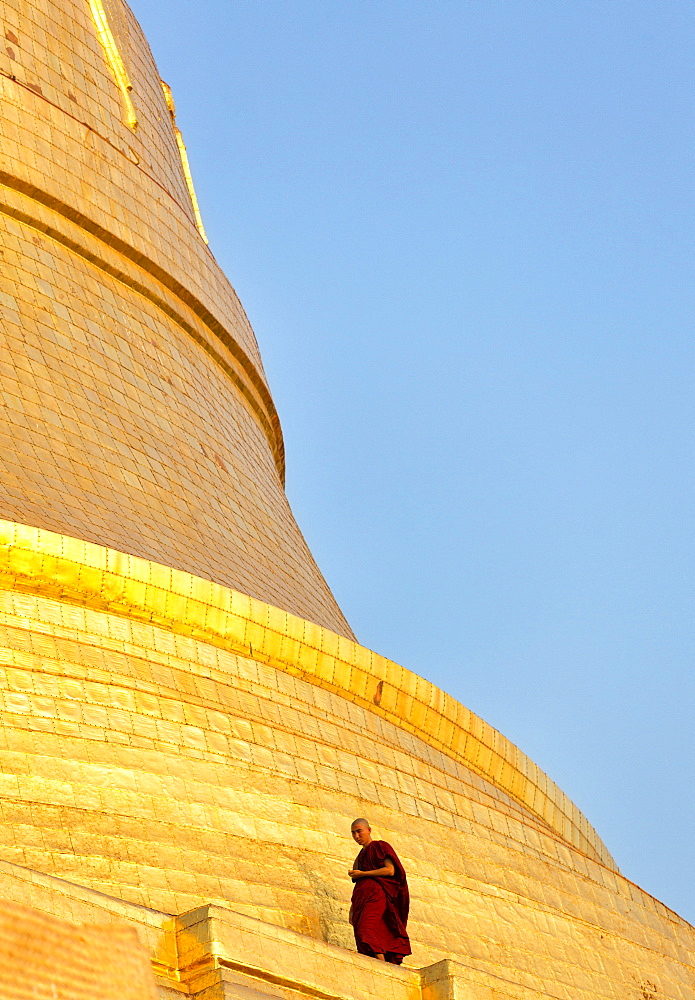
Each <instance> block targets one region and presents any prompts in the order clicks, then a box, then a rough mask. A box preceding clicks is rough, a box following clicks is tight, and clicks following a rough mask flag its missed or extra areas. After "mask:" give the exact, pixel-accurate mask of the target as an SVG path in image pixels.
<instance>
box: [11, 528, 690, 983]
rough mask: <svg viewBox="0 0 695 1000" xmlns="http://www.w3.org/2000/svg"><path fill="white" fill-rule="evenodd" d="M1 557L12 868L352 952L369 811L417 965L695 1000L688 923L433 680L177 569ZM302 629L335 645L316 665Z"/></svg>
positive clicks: (67, 544) (59, 551)
mask: <svg viewBox="0 0 695 1000" xmlns="http://www.w3.org/2000/svg"><path fill="white" fill-rule="evenodd" d="M2 542H3V544H2V545H0V553H1V554H2V559H1V561H0V583H1V584H2V587H3V590H2V595H1V598H0V612H1V613H0V664H1V665H2V670H1V671H0V723H1V724H2V728H1V729H0V859H3V860H4V861H5V862H13V863H15V864H18V865H22V866H24V867H26V868H30V869H34V870H36V871H40V872H46V873H49V874H53V875H57V876H59V877H61V878H64V879H67V880H69V881H73V882H77V883H79V884H80V885H82V886H85V887H87V888H91V889H95V890H98V891H100V892H105V893H108V894H109V895H113V896H117V897H119V898H122V899H124V900H127V901H129V902H131V903H133V904H138V905H142V906H147V907H152V908H153V909H156V910H161V911H164V912H169V913H183V912H184V911H188V910H192V909H194V908H196V907H199V906H202V905H206V904H209V903H217V904H219V905H221V906H223V907H225V908H231V909H232V910H234V911H237V912H239V913H242V914H246V915H248V916H250V917H255V918H257V919H259V920H262V921H264V922H265V923H267V924H271V925H276V926H278V927H284V928H286V929H287V930H291V931H295V932H299V933H301V934H304V935H308V936H309V937H313V938H315V939H317V940H322V941H325V942H328V943H329V944H331V945H338V946H339V947H343V948H346V949H351V948H352V943H351V932H350V929H349V926H348V924H347V910H348V903H349V894H350V888H351V886H350V883H349V881H348V880H347V879H346V878H345V877H344V871H345V868H346V866H347V865H349V864H350V863H351V861H352V857H353V854H354V845H353V844H352V842H351V841H350V839H349V833H348V831H349V824H350V821H351V820H352V819H353V818H354V816H355V815H360V814H364V813H366V814H367V815H368V816H369V817H370V818H371V820H372V822H373V823H374V826H375V829H376V832H377V834H378V835H379V836H382V837H384V838H385V839H388V840H389V841H392V842H393V843H395V845H396V846H397V849H398V850H399V853H400V854H401V856H402V858H403V860H404V863H405V865H406V869H407V871H408V873H409V879H410V883H411V890H412V896H413V906H412V917H411V924H410V930H411V936H412V940H413V941H414V943H415V947H414V954H413V956H412V959H411V960H409V962H411V963H412V967H421V966H429V965H431V964H433V963H437V962H441V961H444V960H452V959H453V960H454V961H457V962H459V963H462V964H463V965H464V966H465V967H466V969H468V970H469V971H468V973H466V975H467V976H468V977H469V979H470V982H469V984H468V986H467V987H466V988H467V989H468V988H470V989H474V988H475V989H478V988H480V989H482V988H483V985H481V984H486V985H485V989H489V988H490V986H489V983H490V981H491V980H490V977H492V979H493V980H494V979H495V978H496V979H501V980H503V981H504V982H505V983H506V984H507V985H506V986H505V990H506V991H507V992H506V993H504V992H502V993H501V994H500V995H502V996H510V997H511V996H515V997H526V996H531V995H532V994H533V993H534V992H535V993H536V994H540V995H548V996H566V997H568V998H572V1000H575V998H576V1000H579V998H581V1000H584V998H586V1000H594V998H597V997H606V998H608V997H615V996H623V995H625V996H630V995H632V994H631V993H630V992H629V991H630V990H633V992H634V989H637V987H638V985H639V983H640V982H658V984H659V987H658V988H659V990H660V993H659V995H663V996H664V997H668V998H673V1000H676V998H677V1000H686V998H687V1000H692V998H693V997H695V991H694V990H693V982H695V930H694V929H693V928H692V927H690V925H688V924H687V923H686V922H685V921H683V920H681V919H680V918H679V917H678V916H677V915H676V914H674V913H672V912H671V911H669V910H668V909H667V908H666V907H664V906H663V905H662V904H660V903H659V902H658V901H656V900H655V899H653V898H652V897H650V896H649V895H648V894H647V893H645V892H643V891H642V890H640V889H638V888H637V887H636V886H634V885H633V884H631V883H630V882H629V881H628V880H626V879H625V878H623V877H622V876H621V875H620V874H619V873H618V872H617V870H616V869H615V866H614V865H613V863H612V861H611V859H610V857H609V856H608V855H607V854H606V853H605V849H604V848H602V845H601V844H600V841H599V840H598V838H596V835H595V834H594V833H593V831H591V828H590V826H589V824H588V823H586V821H585V820H583V818H582V817H580V814H578V813H577V811H576V810H574V808H573V807H572V806H571V803H569V802H568V800H567V799H566V797H565V796H564V795H563V794H562V793H561V792H560V791H559V790H557V789H555V788H554V786H553V785H552V782H550V780H549V779H548V778H547V777H546V776H544V775H542V774H541V773H540V772H538V770H537V769H536V768H535V767H534V766H533V765H532V764H531V762H530V761H528V760H526V759H525V758H524V757H523V755H522V754H521V753H520V751H518V750H517V749H516V748H513V747H512V746H511V745H510V744H509V743H508V742H507V741H506V740H504V739H503V738H502V737H500V736H499V734H497V733H495V731H494V730H491V729H490V728H489V727H488V726H487V725H486V724H485V723H484V722H483V721H482V720H480V719H477V718H476V717H475V716H473V715H472V713H470V712H469V711H467V710H464V709H463V708H462V707H461V706H457V705H456V703H455V702H453V700H452V699H450V698H448V697H446V696H444V695H442V694H441V692H438V691H436V690H435V689H432V688H431V686H430V685H429V684H428V683H427V682H426V681H424V680H423V679H422V678H417V677H415V676H414V675H410V674H408V672H407V671H404V670H403V669H402V668H399V669H398V670H396V669H395V665H392V664H389V663H388V662H387V661H383V660H382V659H381V658H380V657H377V656H376V655H375V654H373V653H371V652H370V651H369V650H365V649H362V648H361V647H358V646H355V645H354V644H351V643H346V642H345V641H343V640H340V641H339V642H338V641H337V637H336V636H335V634H328V633H327V632H326V630H324V629H317V628H316V626H314V625H308V623H304V622H302V621H301V620H300V619H298V618H296V617H294V616H291V615H289V614H286V613H283V612H280V611H279V609H277V608H270V607H268V606H266V605H263V603H262V602H260V601H258V600H252V599H250V598H249V597H248V596H246V595H243V594H239V593H236V592H233V591H229V590H226V589H225V588H222V587H220V586H218V585H214V584H210V583H209V582H206V581H201V580H196V579H195V578H193V577H190V576H188V575H187V574H185V573H182V572H177V573H172V572H171V571H169V570H167V568H166V567H162V566H152V565H150V564H147V563H145V562H144V561H143V560H139V559H136V558H135V557H132V556H125V555H123V554H122V553H117V552H114V551H112V550H111V551H109V550H106V549H104V548H102V547H99V546H96V545H93V544H89V543H85V542H82V541H79V540H76V539H70V538H65V537H60V536H57V535H55V534H52V533H50V532H46V531H38V530H37V529H34V528H27V527H25V526H21V525H10V524H7V523H6V524H4V525H3V526H2ZM167 594H170V595H172V594H173V595H174V596H175V597H176V598H177V600H176V602H175V603H174V604H171V605H168V604H167V600H166V596H167ZM167 607H169V609H170V611H171V610H173V609H174V608H175V614H176V617H175V618H169V617H167V614H168V612H167ZM269 625H272V629H271V628H270V627H269ZM265 632H269V633H271V635H272V636H273V637H275V639H279V640H280V648H281V651H282V653H283V656H284V659H282V658H280V657H278V656H277V649H278V644H277V642H275V641H274V642H273V643H272V648H273V655H272V656H270V655H268V656H266V654H265V653H264V652H263V650H264V649H265V638H264V633H265ZM305 632H306V635H307V636H308V637H309V638H310V640H311V642H313V643H316V644H317V645H316V646H315V647H312V648H313V649H314V650H315V651H317V650H320V648H321V646H322V645H323V644H325V646H326V647H327V648H329V649H331V650H332V651H333V652H332V654H331V655H328V654H324V658H323V659H322V660H321V661H320V662H319V659H318V657H313V658H312V657H303V656H302V650H303V649H305V647H306V643H305V641H304V638H303V634H304V633H305ZM249 637H252V638H253V641H254V642H255V643H256V645H255V646H253V648H252V644H251V643H249V641H248V640H249ZM285 639H289V640H290V642H289V643H288V644H284V643H283V642H282V640H285ZM338 653H339V654H340V656H338ZM307 664H309V666H307ZM337 665H338V666H342V667H346V666H349V667H350V669H349V670H342V671H341V670H336V666H337ZM365 673H369V676H370V677H371V681H372V683H373V685H374V687H375V686H376V683H377V678H382V679H386V678H391V679H392V680H391V683H393V679H394V678H398V679H399V682H400V684H401V685H402V688H400V689H398V690H395V691H394V692H393V694H392V695H389V697H388V698H387V697H386V694H387V685H386V681H385V683H384V687H383V689H382V691H383V694H382V702H381V704H380V705H377V704H375V703H374V702H373V701H372V702H371V703H370V702H369V701H368V700H367V699H366V698H365V695H364V685H361V684H360V683H359V682H358V681H359V677H360V675H363V674H365ZM356 678H357V679H358V680H356ZM370 690H371V689H370ZM400 690H402V691H409V692H415V693H416V694H417V699H415V697H414V695H409V697H410V698H411V700H412V702H413V703H414V702H416V701H417V704H419V705H425V704H427V705H428V706H433V705H434V706H436V707H437V709H438V712H439V713H446V715H447V721H448V723H449V727H450V728H449V730H448V731H449V732H452V731H454V732H458V733H459V734H461V735H460V738H459V739H458V740H457V741H455V742H456V749H452V748H451V747H449V748H447V747H444V746H442V745H440V743H439V741H438V738H437V737H436V736H431V735H430V732H429V731H428V730H426V729H424V728H418V727H417V725H416V721H417V720H420V716H412V717H410V718H409V717H403V718H399V717H398V716H397V714H396V712H395V710H394V708H393V707H388V706H389V698H390V699H391V701H390V704H391V705H392V706H393V705H398V704H401V703H400V702H399V700H398V694H399V691H400ZM384 699H385V700H386V707H384ZM403 704H404V705H405V706H406V708H407V705H408V703H403ZM425 718H427V716H425ZM462 727H465V729H464V728H462ZM464 737H465V738H464ZM453 742H454V741H452V743H453ZM464 752H468V753H469V754H470V759H466V757H465V756H464V755H463V754H464ZM484 767H487V768H488V772H487V773H485V771H484ZM505 773H510V774H511V773H515V774H516V775H517V776H518V777H517V780H516V783H512V784H513V785H514V787H513V788H509V789H505V788H503V787H501V784H500V782H501V781H502V780H504V775H505ZM529 776H531V777H529ZM522 778H523V779H524V780H523V781H522V780H521V779H522ZM524 782H526V784H525V783H524ZM529 782H530V783H529ZM544 817H545V819H544ZM582 820H583V822H582ZM581 836H583V837H584V838H585V839H584V841H582V847H581V848H580V847H579V846H577V845H576V844H574V843H573V842H572V841H573V839H579V838H580V837H581ZM589 837H591V838H592V842H589V839H588V838H589ZM447 976H448V977H449V978H447ZM447 976H444V978H443V979H442V980H441V981H440V980H437V981H436V983H434V981H433V983H434V984H433V985H431V987H430V986H428V987H427V989H428V990H429V992H430V994H431V995H432V996H435V993H434V992H433V991H435V988H436V990H443V989H444V988H445V986H446V983H448V982H450V979H451V977H450V976H449V973H447ZM476 976H477V977H478V978H477V979H476V978H475V977H476ZM471 977H473V978H472V979H471ZM650 977H651V978H650ZM476 983H477V986H476ZM510 984H514V988H512V986H511V985H510ZM461 988H463V987H461ZM446 989H449V987H448V986H446ZM452 989H453V987H452ZM457 989H458V987H457ZM442 995H444V994H442ZM446 995H449V994H446ZM452 995H453V994H452Z"/></svg>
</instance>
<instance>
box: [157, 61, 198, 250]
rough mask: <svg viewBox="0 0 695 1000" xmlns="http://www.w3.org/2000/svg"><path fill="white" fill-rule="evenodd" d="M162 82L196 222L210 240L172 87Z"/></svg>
mask: <svg viewBox="0 0 695 1000" xmlns="http://www.w3.org/2000/svg"><path fill="white" fill-rule="evenodd" d="M160 83H161V84H162V90H163V91H164V100H165V101H166V104H167V108H168V109H169V114H170V115H171V124H172V125H173V127H174V135H175V136H176V145H177V146H178V147H179V156H180V157H181V166H182V167H183V175H184V177H185V178H186V187H187V188H188V194H189V196H190V199H191V204H192V205H193V211H194V213H195V222H196V225H197V227H198V232H199V233H200V235H201V236H202V238H203V239H204V240H205V242H206V243H207V242H208V238H207V236H206V235H205V227H204V226H203V217H202V215H201V214H200V207H199V205H198V197H197V195H196V193H195V187H194V186H193V175H192V174H191V167H190V164H189V162H188V153H187V151H186V144H185V142H184V141H183V136H182V135H181V129H180V128H179V127H178V125H177V124H176V105H175V104H174V95H173V94H172V92H171V87H170V86H169V84H168V83H165V82H164V80H160Z"/></svg>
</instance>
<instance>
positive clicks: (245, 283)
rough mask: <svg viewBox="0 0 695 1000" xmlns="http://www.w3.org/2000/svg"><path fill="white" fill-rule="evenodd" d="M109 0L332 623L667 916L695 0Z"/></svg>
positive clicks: (681, 836)
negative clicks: (159, 88)
mask: <svg viewBox="0 0 695 1000" xmlns="http://www.w3.org/2000/svg"><path fill="white" fill-rule="evenodd" d="M131 2H132V6H133V9H134V11H135V13H136V15H137V16H138V17H139V19H140V20H141V23H142V25H143V27H144V29H145V31H146V33H147V35H148V37H149V39H150V43H151V45H152V48H153V50H154V53H155V56H156V58H157V60H158V62H159V66H160V70H161V73H162V75H163V76H164V78H165V79H166V80H167V81H168V82H169V83H170V84H171V86H172V88H173V91H174V96H175V99H176V103H177V108H178V113H179V119H178V120H179V124H180V126H181V128H182V130H183V133H184V138H185V140H186V142H187V144H188V149H189V155H190V159H191V163H192V168H193V171H194V177H195V181H196V187H197V191H198V196H199V200H200V203H201V209H202V213H203V218H204V221H205V224H206V226H207V230H208V235H209V237H210V243H211V247H212V249H213V251H214V253H215V255H216V256H217V258H218V260H219V261H220V263H221V265H222V266H223V268H224V269H225V271H226V272H227V274H228V275H229V277H230V280H231V281H232V283H233V284H234V286H235V287H236V289H237V291H238V292H239V294H240V296H241V299H242V301H243V303H244V305H245V307H246V310H247V312H248V314H249V316H250V319H251V322H252V323H253V325H254V328H255V330H256V333H257V336H258V339H259V342H260V345H261V350H262V352H263V357H264V360H265V364H266V369H267V372H268V376H269V379H270V383H271V388H272V390H273V393H274V396H275V400H276V402H277V405H278V409H279V411H280V416H281V419H282V421H283V427H284V432H285V440H286V444H287V451H288V493H289V496H290V499H291V501H292V504H293V507H294V510H295V513H296V515H297V518H298V520H299V522H300V525H301V526H302V528H303V530H304V532H305V534H306V536H307V539H308V541H309V543H310V545H311V547H312V549H313V551H314V554H315V555H316V558H317V560H318V562H319V564H320V566H321V567H322V569H323V571H324V573H325V574H326V577H327V578H328V581H329V583H330V584H331V586H332V587H333V589H334V591H335V594H336V596H337V598H338V600H339V602H340V603H341V605H342V607H343V609H344V611H345V612H346V614H347V616H348V618H349V620H350V621H351V623H352V625H353V627H354V628H355V631H356V633H357V635H358V638H359V639H360V641H361V642H362V643H363V644H364V645H366V646H369V647H371V648H374V649H376V650H378V651H379V652H380V653H382V654H384V655H385V656H388V657H390V658H392V659H395V660H397V661H399V662H401V663H403V664H404V665H405V666H407V667H409V668H411V669H412V670H414V671H416V672H417V673H420V674H423V675H424V676H425V677H427V678H429V679H430V680H432V681H434V682H435V683H436V684H438V685H440V686H441V687H443V688H445V689H446V690H447V691H449V692H451V693H452V694H454V695H455V696H456V697H457V698H459V700H461V701H462V702H463V703H464V704H466V705H468V706H469V707H470V708H472V709H473V710H474V711H476V712H477V713H479V714H480V715H482V716H483V717H484V718H485V719H486V720H487V721H488V722H490V723H491V724H492V725H494V726H495V727H496V728H498V729H500V730H501V731H502V732H503V733H504V734H505V735H506V736H508V737H509V738H510V739H512V740H513V741H514V742H515V743H517V744H518V745H519V746H520V747H521V748H522V750H524V751H525V752H526V753H528V754H529V755H530V756H531V757H532V758H533V759H534V760H535V761H536V762H537V763H538V764H539V765H540V766H541V767H542V768H544V770H546V771H547V772H548V773H549V774H550V776H551V777H552V778H553V779H554V780H555V781H556V782H557V783H558V784H559V785H560V786H561V787H562V788H563V789H564V790H565V791H566V792H567V793H568V795H570V796H571V797H572V798H573V799H574V801H575V802H576V803H577V805H578V806H579V807H580V808H581V809H582V810H584V812H585V813H586V814H587V815H588V817H589V819H590V820H591V822H592V823H593V824H594V825H595V826H596V828H597V829H598V831H599V833H600V835H601V836H602V837H603V838H604V840H605V841H606V842H607V844H608V846H609V848H610V849H611V850H612V852H613V853H614V855H615V857H616V858H617V860H618V863H619V864H620V866H621V868H622V870H623V872H624V873H625V874H626V875H627V876H628V877H629V878H631V879H633V880H635V881H637V882H638V883H640V884H641V885H642V886H643V887H644V888H645V889H647V890H648V891H649V892H652V893H654V894H655V895H656V896H657V897H659V898H660V899H661V900H662V901H663V902H665V903H666V904H667V905H669V906H671V907H673V908H674V909H676V910H677V911H678V912H680V913H681V914H682V915H683V916H685V917H687V918H688V919H689V920H691V921H692V922H695V847H694V844H695V795H694V790H695V737H694V732H693V722H694V719H695V707H694V706H695V679H694V677H695V672H694V669H693V662H694V659H695V656H694V654H695V628H694V619H693V598H694V596H695V593H694V591H695V523H694V520H693V486H694V485H695V484H694V479H695V475H694V473H695V466H694V458H693V429H694V424H695V401H694V393H693V374H694V371H693V370H694V367H695V365H694V347H693V317H694V315H695V308H694V305H695V303H694V293H693V268H692V263H693V249H694V246H693V242H694V241H693V233H694V228H693V222H694V213H693V208H694V204H693V191H694V182H695V172H694V170H693V151H694V150H693V140H694V132H695V130H694V128H693V125H694V121H695V118H694V114H693V112H694V108H693V96H692V95H693V83H694V81H693V76H694V72H693V43H694V42H695V4H693V3H692V0H639V2H638V0H598V2H594V0H574V2H569V0H501V2H498V0H476V2H467V0H457V2H455V3H450V2H444V0H419V2H411V0H131Z"/></svg>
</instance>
